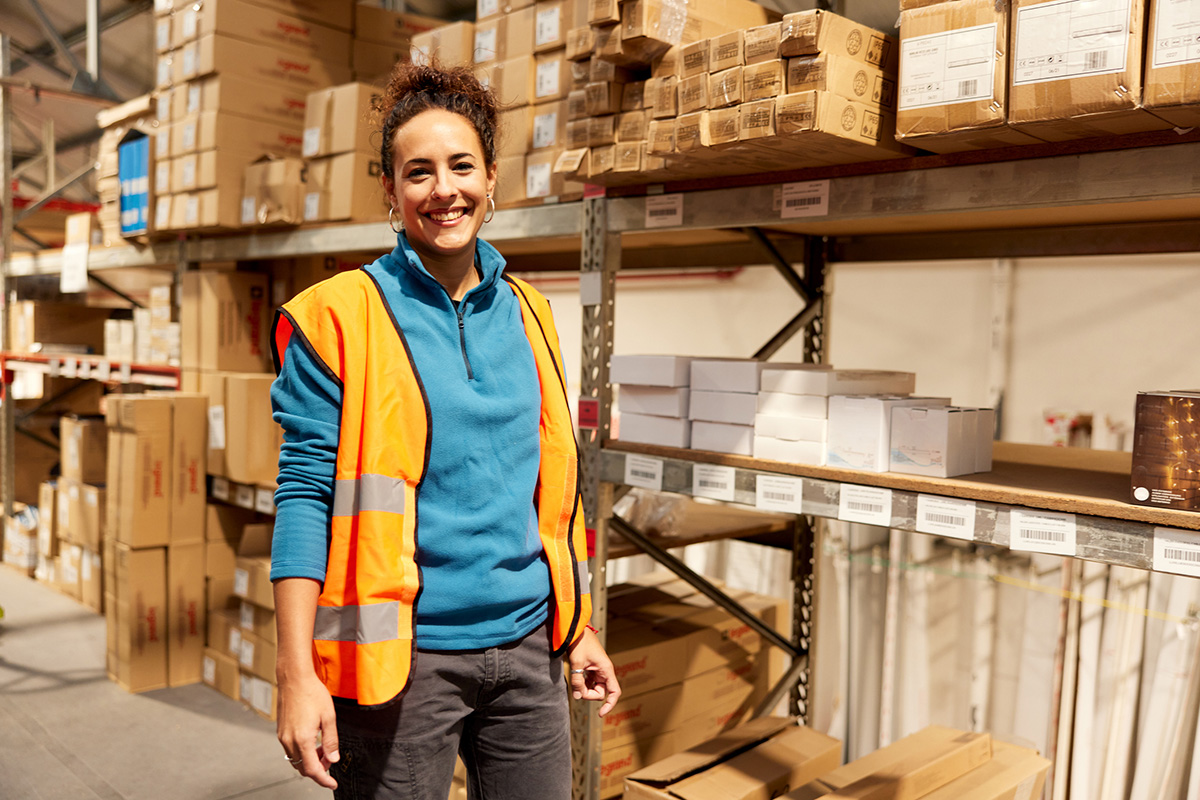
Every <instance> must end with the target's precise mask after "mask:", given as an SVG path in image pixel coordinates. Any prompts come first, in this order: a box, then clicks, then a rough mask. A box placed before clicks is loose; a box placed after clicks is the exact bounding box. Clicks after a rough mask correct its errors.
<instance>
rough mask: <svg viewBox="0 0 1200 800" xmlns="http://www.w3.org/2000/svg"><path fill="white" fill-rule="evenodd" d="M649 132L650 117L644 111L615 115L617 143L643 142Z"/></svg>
mask: <svg viewBox="0 0 1200 800" xmlns="http://www.w3.org/2000/svg"><path fill="white" fill-rule="evenodd" d="M649 130H650V115H649V114H648V113H647V112H645V111H626V112H624V113H622V114H618V115H617V141H618V142H644V141H646V136H647V134H648V133H649Z"/></svg>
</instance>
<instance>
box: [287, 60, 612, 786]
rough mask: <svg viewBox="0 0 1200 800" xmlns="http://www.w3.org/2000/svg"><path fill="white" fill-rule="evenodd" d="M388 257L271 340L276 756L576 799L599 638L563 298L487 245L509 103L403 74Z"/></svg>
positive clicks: (600, 654)
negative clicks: (591, 622)
mask: <svg viewBox="0 0 1200 800" xmlns="http://www.w3.org/2000/svg"><path fill="white" fill-rule="evenodd" d="M378 110H379V111H380V112H381V115H382V118H383V124H382V144H381V158H382V164H383V178H382V182H383V187H384V190H385V192H386V194H387V197H388V201H389V202H390V204H391V211H390V213H389V221H390V222H391V224H392V226H393V229H394V230H396V231H397V233H398V236H397V246H396V249H395V250H393V251H392V252H391V253H390V254H388V255H386V256H384V257H382V258H380V259H379V260H377V261H376V262H374V263H373V264H370V265H367V266H365V267H363V268H362V269H360V270H356V271H353V272H347V273H343V274H341V275H338V276H337V277H335V278H332V279H330V280H328V281H325V282H323V283H320V284H318V285H317V286H315V287H312V288H310V289H308V290H306V291H304V292H302V293H301V294H299V295H298V296H297V297H296V298H294V299H293V300H292V301H291V302H289V303H288V304H287V305H285V306H284V307H283V309H281V311H280V313H279V314H278V315H277V317H276V323H275V332H274V340H273V345H274V350H275V356H276V368H277V371H278V377H277V379H276V381H275V383H274V385H273V387H272V394H271V396H272V402H273V405H274V409H275V412H274V417H275V420H276V421H277V422H279V423H280V424H281V425H282V426H283V430H284V445H283V447H282V449H281V452H280V468H279V489H278V490H277V492H276V495H275V498H276V506H277V515H276V521H275V540H274V544H273V547H272V575H271V577H272V580H273V581H274V582H275V587H274V588H275V608H276V617H277V626H278V660H277V668H276V672H277V676H278V682H279V721H278V733H279V741H280V743H281V744H282V745H283V748H284V751H285V752H286V754H287V758H288V760H289V761H291V763H292V764H293V765H294V766H295V767H296V769H297V770H299V771H300V772H301V774H303V775H305V776H307V777H309V778H311V779H313V780H314V781H316V782H317V783H318V784H320V785H322V786H326V787H329V788H332V789H334V790H335V796H336V797H339V798H341V797H345V798H365V797H371V798H384V797H386V798H434V799H436V800H445V797H446V796H447V794H448V791H449V786H450V782H451V776H452V772H453V768H454V761H455V756H456V754H461V756H462V758H463V761H464V763H465V764H466V766H467V770H468V790H469V793H470V796H471V797H473V798H489V799H490V798H518V797H519V798H523V799H524V800H528V799H529V798H566V797H568V796H569V795H570V791H571V788H570V787H571V772H570V771H571V766H570V763H571V758H570V732H569V720H568V709H567V699H566V691H567V689H566V685H565V680H566V679H565V678H564V675H563V668H562V658H563V656H564V654H565V657H566V660H567V662H568V663H569V665H570V678H569V680H570V689H571V691H572V693H573V695H574V697H575V698H576V699H587V700H602V701H603V704H602V705H601V707H600V709H599V713H600V714H601V716H603V715H604V714H607V713H608V711H609V710H610V709H611V708H612V707H613V705H614V704H615V703H616V701H617V698H618V697H619V695H620V688H619V686H618V683H617V680H616V677H615V675H614V672H613V668H612V663H611V662H610V661H609V659H608V656H607V655H606V654H605V653H604V650H603V648H602V647H601V645H600V642H599V640H598V639H597V637H596V635H595V630H594V629H591V628H590V627H589V626H588V625H587V622H588V619H589V617H590V615H591V600H590V594H589V590H588V586H589V584H588V576H587V566H586V565H587V555H586V545H585V541H584V535H583V527H582V525H583V522H582V519H583V515H582V511H581V509H580V500H579V492H578V476H577V475H576V470H577V466H578V457H577V453H576V445H575V440H574V435H573V429H572V427H571V420H570V414H569V411H568V408H567V397H566V385H565V381H564V375H563V367H562V363H561V360H560V357H559V345H558V340H557V335H556V334H555V331H554V325H553V320H552V318H551V316H550V308H549V304H548V303H547V302H546V300H545V298H543V297H542V296H541V295H539V294H538V293H537V292H535V291H534V290H533V289H532V288H531V287H529V286H528V285H527V284H524V283H522V282H521V281H517V280H515V279H512V278H509V277H507V276H504V275H503V268H504V259H503V258H502V257H501V256H500V254H499V253H498V252H496V250H495V249H494V248H492V247H491V246H490V245H489V244H487V243H486V242H484V241H482V240H480V239H478V238H477V236H478V233H479V230H480V227H481V226H482V225H483V224H484V223H486V222H487V221H489V220H490V219H491V216H492V214H493V213H494V210H495V203H494V202H493V201H492V192H493V189H494V188H495V185H496V144H495V139H496V112H497V109H496V102H495V100H494V98H493V97H492V96H491V94H490V93H489V92H488V91H486V90H484V89H483V88H482V87H481V86H480V84H479V82H478V81H477V80H476V79H475V78H474V77H473V76H472V75H471V73H470V72H469V71H468V70H466V69H450V70H441V69H438V68H436V67H429V66H414V65H407V64H405V65H401V66H400V67H398V68H397V71H396V72H395V73H394V74H393V76H392V78H391V81H390V83H389V85H388V87H387V90H386V92H385V93H384V95H383V97H382V98H381V99H380V101H379V109H378Z"/></svg>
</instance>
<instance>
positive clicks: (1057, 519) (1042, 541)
mask: <svg viewBox="0 0 1200 800" xmlns="http://www.w3.org/2000/svg"><path fill="white" fill-rule="evenodd" d="M1009 525H1010V528H1011V541H1010V544H1009V546H1010V547H1011V548H1012V549H1013V550H1027V551H1032V552H1035V553H1050V554H1052V555H1059V556H1074V555H1075V515H1074V514H1058V513H1055V512H1053V511H1020V510H1018V509H1013V510H1012V511H1011V512H1009Z"/></svg>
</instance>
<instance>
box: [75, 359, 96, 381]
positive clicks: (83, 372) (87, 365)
mask: <svg viewBox="0 0 1200 800" xmlns="http://www.w3.org/2000/svg"><path fill="white" fill-rule="evenodd" d="M76 377H79V378H83V379H84V380H87V379H89V378H91V377H92V362H90V361H80V362H79V371H78V374H77V375H76Z"/></svg>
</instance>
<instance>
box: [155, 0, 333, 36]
mask: <svg viewBox="0 0 1200 800" xmlns="http://www.w3.org/2000/svg"><path fill="white" fill-rule="evenodd" d="M254 2H255V4H257V5H260V6H266V7H267V8H274V9H278V10H280V11H283V12H285V13H288V14H294V15H295V16H297V17H300V19H304V20H308V21H309V22H315V23H317V24H318V25H328V26H330V27H332V28H337V29H338V30H340V31H352V30H354V5H353V4H352V3H341V2H338V3H331V2H329V0H254ZM174 4H175V11H176V12H178V11H179V8H180V6H181V5H183V4H186V0H183V3H181V2H180V0H174Z"/></svg>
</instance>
